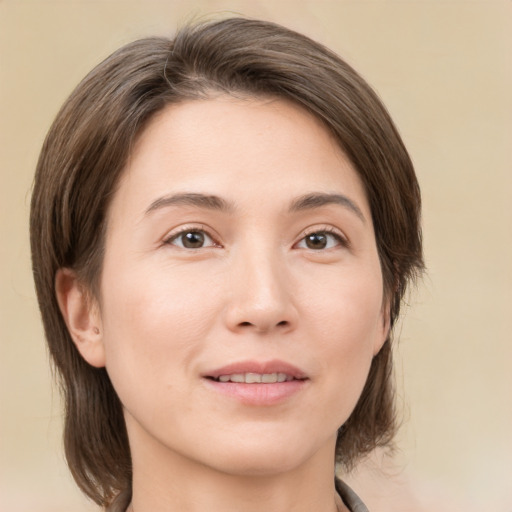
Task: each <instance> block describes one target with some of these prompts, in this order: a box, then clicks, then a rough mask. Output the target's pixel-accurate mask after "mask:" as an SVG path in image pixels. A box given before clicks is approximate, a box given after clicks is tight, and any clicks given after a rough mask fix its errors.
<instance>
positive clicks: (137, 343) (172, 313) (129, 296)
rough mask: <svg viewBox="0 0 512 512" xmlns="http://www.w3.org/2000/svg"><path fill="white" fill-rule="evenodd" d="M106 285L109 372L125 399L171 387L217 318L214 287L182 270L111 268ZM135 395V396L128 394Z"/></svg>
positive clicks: (104, 309)
mask: <svg viewBox="0 0 512 512" xmlns="http://www.w3.org/2000/svg"><path fill="white" fill-rule="evenodd" d="M108 270H109V271H108V272H105V273H104V275H105V276H107V277H106V278H105V279H104V281H103V283H102V290H103V293H102V319H103V341H104V345H105V351H106V360H107V363H106V367H107V371H108V373H109V375H110V377H111V379H112V382H113V384H114V387H115V388H116V390H117V392H118V393H119V395H120V397H121V398H122V397H123V395H124V394H126V393H123V389H124V388H128V387H130V388H133V387H137V386H140V383H141V382H144V383H145V384H144V387H146V388H148V387H149V388H151V387H152V386H153V384H154V385H155V389H154V391H155V392H156V390H157V389H158V388H157V385H156V383H157V382H159V383H160V384H159V386H160V387H161V386H163V387H165V386H167V385H171V382H173V381H176V379H173V376H175V375H176V372H183V371H186V370H187V369H189V368H191V365H190V364H189V363H190V362H191V361H194V359H195V357H196V355H197V353H199V352H200V351H201V349H202V346H203V343H204V341H205V339H206V338H207V333H208V332H209V330H210V329H211V325H212V323H214V322H215V321H216V318H218V313H217V308H218V304H219V301H218V300H217V297H216V296H215V294H214V293H211V292H210V293H206V292H207V291H208V290H211V289H212V283H211V282H208V281H207V280H204V279H201V276H200V273H197V275H195V274H191V273H190V272H187V273H184V272H180V271H179V269H173V271H172V272H171V271H170V270H171V269H160V271H158V270H155V268H152V269H148V268H144V267H141V268H140V269H139V270H137V267H136V266H133V267H132V268H131V270H128V269H126V268H123V267H122V266H121V265H119V266H117V267H116V266H110V268H109V269H108ZM130 392H131V391H130Z"/></svg>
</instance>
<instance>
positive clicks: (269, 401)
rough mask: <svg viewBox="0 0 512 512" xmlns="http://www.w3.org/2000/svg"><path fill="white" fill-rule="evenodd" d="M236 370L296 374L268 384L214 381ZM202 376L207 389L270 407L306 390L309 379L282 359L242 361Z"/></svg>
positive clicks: (252, 403) (241, 371) (237, 399)
mask: <svg viewBox="0 0 512 512" xmlns="http://www.w3.org/2000/svg"><path fill="white" fill-rule="evenodd" d="M235 373H260V374H265V373H267V374H268V373H285V374H287V375H289V376H291V377H293V380H290V381H285V382H273V383H268V384H263V383H262V384H259V383H252V384H247V383H245V382H244V383H241V382H240V383H239V382H220V381H218V380H215V379H218V378H219V377H220V376H221V375H232V374H235ZM201 377H203V382H204V384H205V385H206V386H207V387H208V389H210V390H213V391H214V392H216V393H219V394H221V395H223V396H225V397H227V398H229V399H234V400H236V401H238V402H239V403H241V404H243V405H251V406H271V405H276V404H280V403H283V402H285V401H287V400H289V399H291V398H292V397H293V396H294V395H296V394H297V393H299V392H300V391H301V390H303V389H304V388H305V387H306V386H307V383H308V382H309V378H308V376H307V374H306V373H305V372H304V371H302V370H301V369H300V368H297V367H296V366H294V365H292V364H290V363H287V362H284V361H279V360H272V361H263V362H262V361H240V362H236V363H232V364H228V365H226V366H222V367H220V368H215V369H213V370H210V371H207V372H204V373H203V374H202V375H201Z"/></svg>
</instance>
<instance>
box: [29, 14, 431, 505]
mask: <svg viewBox="0 0 512 512" xmlns="http://www.w3.org/2000/svg"><path fill="white" fill-rule="evenodd" d="M419 211H420V195H419V188H418V184H417V181H416V177H415V175H414V170H413V167H412V164H411V161H410V159H409V157H408V155H407V152H406V150H405V148H404V146H403V144H402V141H401V139H400V137H399V135H398V133H397V131H396V129H395V127H394V125H393V123H392V121H391V120H390V118H389V116H388V114H387V113H386V111H385V109H384V107H383V106H382V104H381V103H380V101H379V100H378V98H377V97H376V95H375V94H374V93H373V92H372V90H371V89H370V88H369V86H368V85H367V84H366V83H365V82H364V81H363V80H362V79H361V78H360V77H359V76H358V75H357V73H356V72H355V71H354V70H353V69H352V68H350V67H349V66H348V65H347V64H346V63H345V62H343V61H342V60H340V58H339V57H337V56H336V55H334V54H333V53H331V52H330V51H329V50H327V49H325V48H324V47H322V46H321V45H319V44H317V43H315V42H313V41H311V40H309V39H308V38H306V37H304V36H302V35H300V34H297V33H294V32H292V31H290V30H287V29H285V28H283V27H280V26H277V25H274V24H271V23H267V22H262V21H254V20H247V19H242V18H233V19H227V20H223V21H218V22H212V23H208V24H202V25H197V26H191V27H186V28H184V29H182V30H181V31H180V32H179V33H178V34H177V35H176V37H175V38H174V39H173V40H167V39H164V38H152V39H143V40H140V41H136V42H134V43H132V44H129V45H127V46H125V47H123V48H121V49H120V50H118V51H117V52H115V53H114V54H113V55H112V56H110V57H109V58H107V59H106V60H105V61H104V62H103V63H101V64H100V65H99V66H97V67H96V68H95V69H94V70H93V71H92V72H91V73H90V74H89V75H88V76H87V77H86V78H85V79H84V80H83V81H82V82H81V83H80V84H79V85H78V87H77V88H76V90H75V91H74V92H73V94H72V95H71V97H70V98H69V99H68V100H67V102H66V103H65V105H64V106H63V108H62V109H61V111H60V113H59V114H58V116H57V119H56V120H55V122H54V124H53V126H52V127H51V129H50V132H49V134H48V136H47V139H46V141H45V143H44V146H43V149H42V152H41V156H40V160H39V163H38V168H37V173H36V179H35V186H34V193H33V199H32V210H31V244H32V256H33V268H34V276H35V281H36V288H37V293H38V298H39V305H40V308H41V312H42V316H43V322H44V325H45V330H46V336H47V340H48V344H49V347H50V352H51V354H52V357H53V360H54V363H55V365H56V368H57V370H58V372H59V375H60V377H61V380H62V388H63V392H64V398H65V403H66V422H65V433H64V435H65V449H66V455H67V459H68V463H69V466H70V469H71V471H72V473H73V476H74V478H75V480H76V482H77V483H78V485H79V486H80V487H81V489H82V490H83V491H84V492H85V493H86V494H87V495H88V496H89V497H90V498H92V499H93V500H94V501H95V502H96V503H98V504H99V505H101V506H104V507H107V508H108V510H112V511H125V510H126V511H129V512H144V511H152V512H158V511H164V510H165V511H174V510H180V511H182V510H190V511H196V510H223V511H231V510H232V511H239V510H244V511H252V510H255V511H256V510H258V511H259V510H273V511H285V510H286V511H292V510H293V511H297V512H298V511H311V510H319V511H340V512H341V511H347V510H351V511H357V512H361V511H364V510H366V508H365V507H364V505H363V503H362V502H361V500H360V499H359V498H358V497H357V496H355V494H354V493H353V492H352V491H351V490H350V489H349V488H348V487H347V486H346V485H345V484H343V483H342V482H340V481H335V479H334V466H335V462H338V463H339V464H341V465H342V466H344V467H345V468H350V467H351V466H353V464H354V463H355V462H356V461H357V460H358V459H359V458H360V457H362V456H363V455H365V454H367V453H368V452H369V451H371V450H372V449H374V448H375V447H376V446H385V445H387V444H389V443H390V441H391V439H392V436H393V432H394V412H393V394H392V383H391V380H390V375H391V330H392V327H393V324H394V322H395V321H396V319H397V316H398V314H399V309H400V302H401V299H402V297H403V294H404V291H405V289H406V286H407V284H408V282H409V281H410V280H411V279H412V278H413V277H414V276H415V275H416V274H417V273H418V272H419V271H420V270H421V268H422V250H421V236H420V227H419Z"/></svg>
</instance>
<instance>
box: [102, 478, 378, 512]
mask: <svg viewBox="0 0 512 512" xmlns="http://www.w3.org/2000/svg"><path fill="white" fill-rule="evenodd" d="M335 485H336V491H337V492H338V494H339V495H340V497H341V499H342V500H343V503H345V505H346V506H347V507H348V509H349V510H350V512H369V511H368V509H367V508H366V505H365V504H364V503H363V502H362V501H361V499H360V498H359V496H358V495H357V494H356V493H355V492H354V491H353V490H352V489H351V488H350V487H349V486H348V485H347V484H346V483H345V482H342V481H341V480H339V479H338V478H336V479H335ZM130 501H131V492H126V491H125V492H122V493H120V494H119V496H117V498H116V499H115V500H114V503H113V504H112V505H110V506H109V507H108V508H107V512H125V511H126V509H127V508H128V505H129V504H130Z"/></svg>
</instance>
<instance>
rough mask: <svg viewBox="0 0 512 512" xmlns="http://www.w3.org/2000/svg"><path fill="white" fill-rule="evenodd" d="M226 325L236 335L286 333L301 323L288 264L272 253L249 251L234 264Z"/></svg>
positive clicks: (239, 256)
mask: <svg viewBox="0 0 512 512" xmlns="http://www.w3.org/2000/svg"><path fill="white" fill-rule="evenodd" d="M229 281H230V285H231V286H230V293H229V302H228V305H227V309H226V318H225V319H226V323H227V326H228V328H229V329H230V330H232V331H235V332H249V331H250V332H254V333H259V334H263V333H271V332H280V333H286V332H289V331H292V330H293V329H294V328H295V327H296V325H297V320H298V312H297V308H296V305H295V302H294V297H293V290H292V288H293V284H292V282H291V281H292V280H291V279H290V276H289V272H288V271H287V268H286V263H285V262H284V261H283V259H282V258H280V257H279V256H278V255H277V254H275V253H273V252H272V251H271V250H269V251H265V250H259V251H254V250H253V251H247V252H245V253H243V254H239V255H238V257H236V258H235V261H233V262H232V266H231V271H230V280H229Z"/></svg>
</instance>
